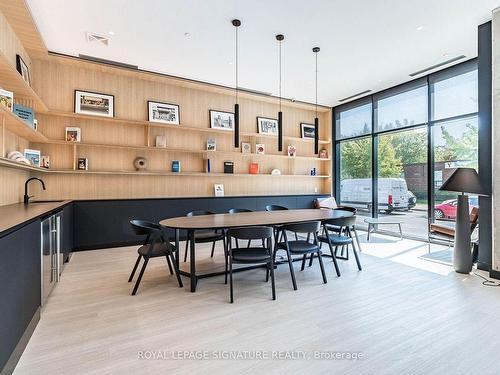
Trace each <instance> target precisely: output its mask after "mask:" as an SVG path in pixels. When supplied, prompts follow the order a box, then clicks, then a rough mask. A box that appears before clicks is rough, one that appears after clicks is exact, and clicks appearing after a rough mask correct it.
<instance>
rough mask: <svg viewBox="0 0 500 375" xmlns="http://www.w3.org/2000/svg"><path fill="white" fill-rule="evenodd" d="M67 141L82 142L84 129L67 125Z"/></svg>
mask: <svg viewBox="0 0 500 375" xmlns="http://www.w3.org/2000/svg"><path fill="white" fill-rule="evenodd" d="M65 139H66V142H80V141H81V140H82V129H80V128H77V127H74V126H67V127H66V137H65Z"/></svg>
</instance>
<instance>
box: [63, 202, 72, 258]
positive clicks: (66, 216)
mask: <svg viewBox="0 0 500 375" xmlns="http://www.w3.org/2000/svg"><path fill="white" fill-rule="evenodd" d="M61 226H62V228H61V230H62V233H61V236H62V238H61V252H62V253H63V254H68V253H70V252H71V251H73V203H71V204H68V205H66V206H64V208H63V210H62V219H61Z"/></svg>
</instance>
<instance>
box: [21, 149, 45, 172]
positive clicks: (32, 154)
mask: <svg viewBox="0 0 500 375" xmlns="http://www.w3.org/2000/svg"><path fill="white" fill-rule="evenodd" d="M24 157H25V158H26V159H28V161H29V162H30V164H31V165H33V166H34V167H39V166H40V160H41V157H40V150H31V149H29V148H25V149H24Z"/></svg>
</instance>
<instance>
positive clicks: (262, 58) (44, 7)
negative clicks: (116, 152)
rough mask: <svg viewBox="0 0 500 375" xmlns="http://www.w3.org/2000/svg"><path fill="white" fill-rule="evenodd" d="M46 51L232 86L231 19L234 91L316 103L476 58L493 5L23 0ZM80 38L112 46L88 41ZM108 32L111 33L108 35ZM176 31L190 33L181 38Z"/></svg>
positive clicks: (395, 0)
mask: <svg viewBox="0 0 500 375" xmlns="http://www.w3.org/2000/svg"><path fill="white" fill-rule="evenodd" d="M28 4H29V7H30V9H31V11H32V13H33V16H34V19H35V21H36V23H37V25H38V27H39V29H40V31H41V34H42V37H43V38H44V40H45V43H46V45H47V47H48V49H49V50H50V51H54V52H59V53H64V54H69V55H75V56H77V55H78V54H83V55H91V56H95V57H99V58H104V59H108V60H114V61H119V62H123V63H127V64H132V65H137V66H139V68H141V69H145V70H151V71H156V72H160V73H166V74H171V75H176V76H180V77H186V78H191V79H196V80H201V81H206V82H211V83H217V84H222V85H226V86H234V27H233V26H232V25H231V23H230V21H231V20H232V19H233V18H239V19H240V20H241V21H242V26H241V27H240V29H239V35H240V83H239V85H240V86H241V87H245V88H250V89H254V90H259V91H264V92H269V93H272V94H273V95H277V94H278V44H277V41H276V40H275V35H276V34H278V33H282V34H284V35H285V40H284V42H283V96H284V97H288V98H295V99H297V100H303V101H309V102H313V101H314V54H313V53H312V51H311V48H312V47H313V46H316V45H317V46H320V47H321V52H320V53H319V56H318V60H319V63H318V64H319V67H318V71H319V72H318V76H319V78H318V80H319V94H318V96H319V98H318V100H319V102H320V103H322V104H325V105H331V106H334V105H337V104H339V102H338V99H341V98H344V97H347V96H350V95H352V94H355V93H358V92H361V91H364V90H369V89H371V90H373V91H374V92H375V91H379V90H381V89H384V88H387V87H391V86H394V85H396V84H399V83H402V82H405V81H408V80H410V79H411V77H409V76H408V74H410V73H413V72H415V71H418V70H421V69H422V68H426V67H428V66H431V65H434V64H437V63H440V62H442V61H445V60H448V59H450V58H453V57H455V56H458V55H462V54H463V55H465V56H467V58H472V57H475V56H476V55H477V26H478V25H479V24H481V23H483V22H486V21H488V20H489V19H490V15H491V11H492V10H493V9H494V8H495V7H496V6H498V5H500V0H344V1H340V0H330V1H329V0H267V1H266V0H251V1H250V0H168V1H165V0H163V1H162V0H141V1H133V0H99V1H98V0H71V1H68V0H28ZM86 32H94V33H98V34H102V35H104V36H108V37H109V38H110V39H111V43H110V46H109V47H104V46H100V45H98V44H97V43H93V44H90V43H87V42H86V38H85V33H86ZM110 32H112V33H114V35H110ZM185 33H189V36H186V35H185Z"/></svg>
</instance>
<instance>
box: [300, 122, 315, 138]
mask: <svg viewBox="0 0 500 375" xmlns="http://www.w3.org/2000/svg"><path fill="white" fill-rule="evenodd" d="M315 129H316V128H315V127H314V125H311V124H304V123H301V124H300V134H301V136H302V138H306V139H310V140H311V141H314V137H315V133H316V132H315Z"/></svg>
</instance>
